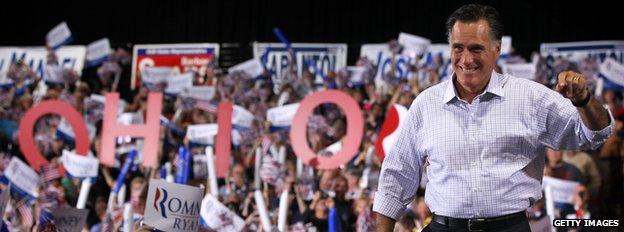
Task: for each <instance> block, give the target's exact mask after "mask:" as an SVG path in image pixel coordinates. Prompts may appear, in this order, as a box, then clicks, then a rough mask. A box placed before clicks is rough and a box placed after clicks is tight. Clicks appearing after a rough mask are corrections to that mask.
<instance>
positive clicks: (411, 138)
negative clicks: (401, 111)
mask: <svg viewBox="0 0 624 232" xmlns="http://www.w3.org/2000/svg"><path fill="white" fill-rule="evenodd" d="M416 108H417V106H416V104H415V103H414V104H412V106H411V107H410V110H409V111H408V117H406V118H405V120H407V121H406V122H405V124H404V125H402V126H401V128H399V133H398V137H397V140H396V143H395V145H394V146H393V149H392V150H391V151H390V152H389V153H388V154H386V157H385V158H384V160H383V163H382V167H381V173H380V176H379V184H378V187H377V193H376V194H375V201H374V204H373V211H375V212H377V213H380V214H383V215H385V216H387V217H391V218H394V219H395V220H397V219H398V218H399V217H400V216H401V215H402V214H403V212H404V210H405V206H406V205H407V204H408V203H409V202H410V201H411V200H412V199H413V198H414V195H415V194H416V191H417V190H418V186H419V184H420V183H419V182H420V177H421V174H422V171H421V170H422V164H423V162H422V161H423V159H422V155H420V154H419V153H418V151H417V150H418V149H417V146H418V141H417V137H418V135H417V134H418V133H417V132H418V127H419V124H420V123H419V121H420V118H419V116H418V114H417V111H418V110H417V109H416Z"/></svg>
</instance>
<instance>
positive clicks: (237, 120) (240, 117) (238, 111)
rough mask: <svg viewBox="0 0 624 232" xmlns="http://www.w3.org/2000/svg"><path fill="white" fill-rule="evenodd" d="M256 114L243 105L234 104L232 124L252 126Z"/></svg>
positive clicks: (245, 126)
mask: <svg viewBox="0 0 624 232" xmlns="http://www.w3.org/2000/svg"><path fill="white" fill-rule="evenodd" d="M253 119H254V115H253V114H252V113H251V112H249V111H248V110H247V109H245V108H244V107H242V106H239V105H234V109H233V110H232V125H236V126H240V127H244V128H251V123H252V122H253Z"/></svg>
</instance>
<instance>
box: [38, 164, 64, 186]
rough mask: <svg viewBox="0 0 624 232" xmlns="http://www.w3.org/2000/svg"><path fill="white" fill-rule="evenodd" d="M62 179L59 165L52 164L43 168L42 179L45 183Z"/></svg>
mask: <svg viewBox="0 0 624 232" xmlns="http://www.w3.org/2000/svg"><path fill="white" fill-rule="evenodd" d="M61 177H62V175H61V172H60V171H59V167H58V165H57V164H54V163H50V164H46V165H42V166H41V178H42V179H43V181H45V182H50V181H52V180H56V179H58V178H61Z"/></svg>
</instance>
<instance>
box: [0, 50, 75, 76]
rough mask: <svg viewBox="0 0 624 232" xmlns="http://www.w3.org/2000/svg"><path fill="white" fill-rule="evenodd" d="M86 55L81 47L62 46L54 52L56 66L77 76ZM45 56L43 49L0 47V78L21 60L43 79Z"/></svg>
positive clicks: (45, 52)
mask: <svg viewBox="0 0 624 232" xmlns="http://www.w3.org/2000/svg"><path fill="white" fill-rule="evenodd" d="M86 53H87V48H86V47H85V46H81V45H76V46H63V47H61V48H59V49H57V50H56V51H55V54H56V56H57V60H58V64H59V65H60V66H61V67H63V68H66V69H72V70H74V71H76V73H78V75H80V73H82V68H83V67H84V62H85V56H86ZM47 55H48V51H47V50H46V48H45V47H0V76H4V75H6V72H7V71H8V70H9V66H10V65H11V63H13V62H17V61H20V60H21V61H23V62H24V63H25V64H27V65H28V66H29V67H30V68H31V69H32V70H33V71H34V72H35V73H37V76H39V77H43V76H44V72H45V68H46V61H47ZM33 78H34V77H33Z"/></svg>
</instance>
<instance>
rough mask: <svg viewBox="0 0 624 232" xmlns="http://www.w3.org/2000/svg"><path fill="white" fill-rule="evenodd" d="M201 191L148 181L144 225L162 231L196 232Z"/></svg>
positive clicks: (185, 186) (178, 185)
mask: <svg viewBox="0 0 624 232" xmlns="http://www.w3.org/2000/svg"><path fill="white" fill-rule="evenodd" d="M203 195H204V190H203V189H201V188H196V187H191V186H188V185H183V184H174V183H167V182H166V181H164V180H157V179H151V180H150V183H149V189H148V193H147V201H146V207H145V220H144V221H145V224H147V225H149V226H153V227H155V228H156V229H159V230H162V231H172V232H187V231H197V230H198V228H199V216H200V207H201V202H202V198H203Z"/></svg>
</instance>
